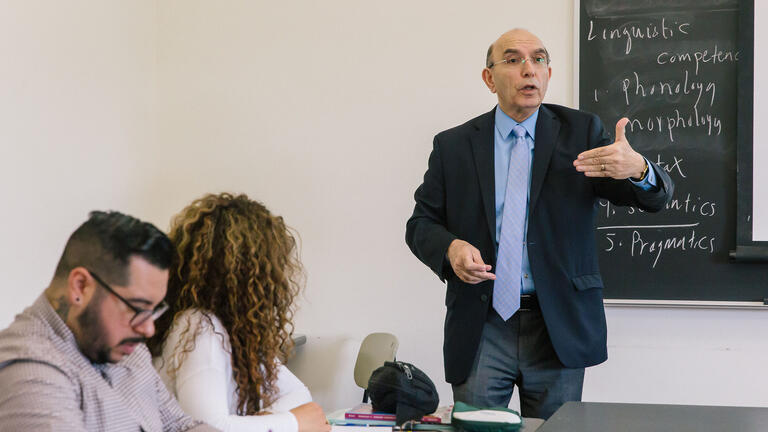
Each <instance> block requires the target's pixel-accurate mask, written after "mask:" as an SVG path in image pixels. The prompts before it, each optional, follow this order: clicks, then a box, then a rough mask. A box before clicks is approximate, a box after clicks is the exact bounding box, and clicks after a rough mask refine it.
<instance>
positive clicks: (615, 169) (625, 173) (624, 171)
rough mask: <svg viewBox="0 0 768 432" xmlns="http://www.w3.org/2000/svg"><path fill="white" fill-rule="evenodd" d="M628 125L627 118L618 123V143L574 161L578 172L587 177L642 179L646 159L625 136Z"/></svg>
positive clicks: (582, 154) (583, 154) (591, 151)
mask: <svg viewBox="0 0 768 432" xmlns="http://www.w3.org/2000/svg"><path fill="white" fill-rule="evenodd" d="M627 123H629V119H628V118H626V117H622V119H621V120H619V121H618V122H617V123H616V142H614V143H613V144H610V145H607V146H605V147H598V148H595V149H592V150H588V151H585V152H582V153H581V154H579V156H578V159H576V160H575V161H573V166H575V167H576V170H577V171H580V172H583V173H584V175H586V176H587V177H611V178H615V179H617V180H623V179H625V178H627V177H634V178H640V177H641V176H642V175H643V171H644V170H645V159H644V158H643V157H642V156H641V155H640V153H638V152H636V151H634V150H632V147H630V145H629V141H627V137H626V135H625V134H624V129H625V128H626V126H627Z"/></svg>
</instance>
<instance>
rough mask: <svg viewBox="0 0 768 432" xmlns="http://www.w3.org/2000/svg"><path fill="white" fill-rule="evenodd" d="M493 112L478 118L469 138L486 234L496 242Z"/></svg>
mask: <svg viewBox="0 0 768 432" xmlns="http://www.w3.org/2000/svg"><path fill="white" fill-rule="evenodd" d="M495 112H496V109H495V108H494V109H493V110H491V112H489V113H487V114H485V115H484V116H481V117H480V118H478V120H477V122H475V125H474V126H475V133H474V134H473V135H472V137H471V141H472V153H473V154H474V157H475V167H476V169H477V179H478V181H479V182H480V192H481V194H482V196H483V209H485V217H486V220H487V222H488V232H489V234H490V236H491V239H492V241H496V182H495V170H494V166H493V123H494V122H493V116H494V114H495ZM537 133H538V132H537ZM494 259H495V257H494Z"/></svg>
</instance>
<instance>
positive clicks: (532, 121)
mask: <svg viewBox="0 0 768 432" xmlns="http://www.w3.org/2000/svg"><path fill="white" fill-rule="evenodd" d="M538 118H539V110H536V111H535V112H534V113H533V114H531V116H530V117H528V118H527V119H525V120H523V122H522V123H518V122H516V121H515V120H513V119H512V118H511V117H510V116H508V115H507V114H506V113H505V112H504V111H502V110H501V108H499V107H498V106H497V107H496V118H495V120H496V127H495V128H494V135H493V164H494V175H495V185H496V252H497V254H498V251H499V237H501V216H502V213H503V212H504V196H505V195H506V193H507V173H508V172H509V157H510V154H511V153H512V144H513V143H514V141H515V137H514V136H513V135H512V128H514V127H515V126H516V125H518V124H519V125H520V126H522V127H523V128H525V131H526V132H527V133H526V135H525V142H526V144H528V149H529V151H530V152H531V154H530V158H529V160H530V164H529V165H528V191H527V193H526V207H525V232H524V234H523V241H524V242H525V246H523V263H522V272H521V280H522V293H523V294H530V293H532V292H534V291H535V288H534V286H533V277H532V275H531V264H530V262H529V260H528V215H529V214H530V205H531V204H530V203H531V167H532V166H533V149H534V143H535V142H536V121H537V120H538ZM646 163H648V160H647V159H646ZM648 166H649V169H648V175H647V176H646V177H645V179H643V180H642V181H639V182H636V181H632V180H630V181H631V182H632V183H633V184H635V185H636V186H638V187H639V188H641V189H643V190H650V189H652V188H654V187H656V174H655V173H654V172H653V169H650V163H648ZM574 169H576V168H574ZM493 271H496V269H493Z"/></svg>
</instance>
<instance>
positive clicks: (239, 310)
mask: <svg viewBox="0 0 768 432" xmlns="http://www.w3.org/2000/svg"><path fill="white" fill-rule="evenodd" d="M169 237H170V238H171V241H172V242H173V243H174V246H175V249H176V250H175V253H174V256H173V261H172V263H171V268H170V276H169V280H168V295H167V301H168V303H169V305H170V309H171V312H172V313H166V314H164V315H163V317H161V318H160V319H159V320H158V321H157V322H156V323H155V327H156V334H155V336H154V337H153V338H152V339H150V340H149V341H148V343H147V345H148V346H149V348H150V350H151V352H152V354H153V355H154V356H159V355H161V354H162V350H163V344H164V342H165V339H166V337H167V336H168V333H169V330H170V328H171V326H172V325H173V323H174V322H177V323H178V322H179V319H180V317H181V315H182V314H183V313H184V312H185V311H187V310H200V311H202V312H205V317H206V318H207V320H208V323H209V324H210V325H211V328H213V323H212V322H211V318H210V316H208V313H211V314H213V315H215V316H216V317H217V318H218V319H219V320H220V321H221V323H222V325H223V326H224V328H225V329H226V331H227V332H228V334H229V342H230V345H231V357H232V370H233V374H234V381H235V384H236V385H237V396H238V402H237V413H238V414H239V415H254V414H257V413H258V412H259V408H260V406H261V404H262V403H263V406H265V407H266V406H269V405H270V404H271V403H272V402H273V401H274V398H275V396H276V394H277V391H278V389H277V388H276V385H275V382H276V380H277V372H278V366H279V364H278V361H280V360H285V358H286V356H287V354H288V353H289V352H290V350H291V349H292V348H293V342H292V339H291V334H292V333H293V314H294V311H295V309H294V305H293V300H294V298H295V297H296V295H298V294H299V292H300V290H301V285H302V284H301V277H302V276H303V271H302V267H301V264H300V262H299V260H298V257H297V247H296V239H295V238H294V236H293V234H292V232H291V230H290V229H289V228H288V227H287V226H286V225H285V223H284V222H283V218H282V217H280V216H274V215H272V214H271V213H270V212H269V210H268V209H267V208H266V207H265V206H264V205H263V204H261V203H259V202H256V201H252V200H250V199H249V198H248V197H247V196H246V195H237V196H235V195H232V194H229V193H222V194H219V195H214V194H208V195H205V196H203V197H202V198H200V199H197V200H195V201H193V202H192V203H191V204H190V205H189V206H187V207H186V208H185V209H184V210H182V211H181V212H180V213H179V214H178V215H176V216H175V217H174V219H173V221H172V223H171V230H170V234H169ZM200 330H201V328H200V326H197V328H189V327H188V328H185V329H184V330H183V331H182V333H181V337H180V338H179V342H178V343H177V345H176V346H175V347H174V349H173V352H174V353H176V354H178V356H179V357H178V361H177V362H176V365H175V366H174V365H171V368H169V369H170V370H169V373H170V374H171V375H173V374H175V373H176V371H177V370H178V365H180V364H181V363H182V362H183V360H184V358H185V357H186V354H187V353H189V352H190V351H191V350H193V349H194V347H195V338H196V337H197V335H198V334H199V333H200ZM221 336H222V344H223V343H224V337H223V335H221Z"/></svg>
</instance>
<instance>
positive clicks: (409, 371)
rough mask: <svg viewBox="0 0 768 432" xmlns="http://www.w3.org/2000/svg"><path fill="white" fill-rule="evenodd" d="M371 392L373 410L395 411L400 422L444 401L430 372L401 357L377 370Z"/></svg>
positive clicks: (371, 383) (420, 416)
mask: <svg viewBox="0 0 768 432" xmlns="http://www.w3.org/2000/svg"><path fill="white" fill-rule="evenodd" d="M368 394H369V395H370V397H371V403H372V404H373V410H374V411H379V412H387V413H395V416H396V420H395V421H396V423H397V424H398V425H402V424H403V423H405V422H407V421H409V420H421V418H422V417H423V416H425V415H427V414H432V413H433V412H435V410H437V405H438V403H439V402H440V399H439V397H438V395H437V389H435V384H434V383H433V382H432V380H431V379H429V377H428V376H427V374H425V373H424V372H422V371H421V369H419V368H417V367H416V366H414V365H412V364H410V363H406V362H401V361H396V362H385V363H384V366H381V367H380V368H378V369H376V370H375V371H373V373H372V374H371V378H370V379H369V380H368Z"/></svg>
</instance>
